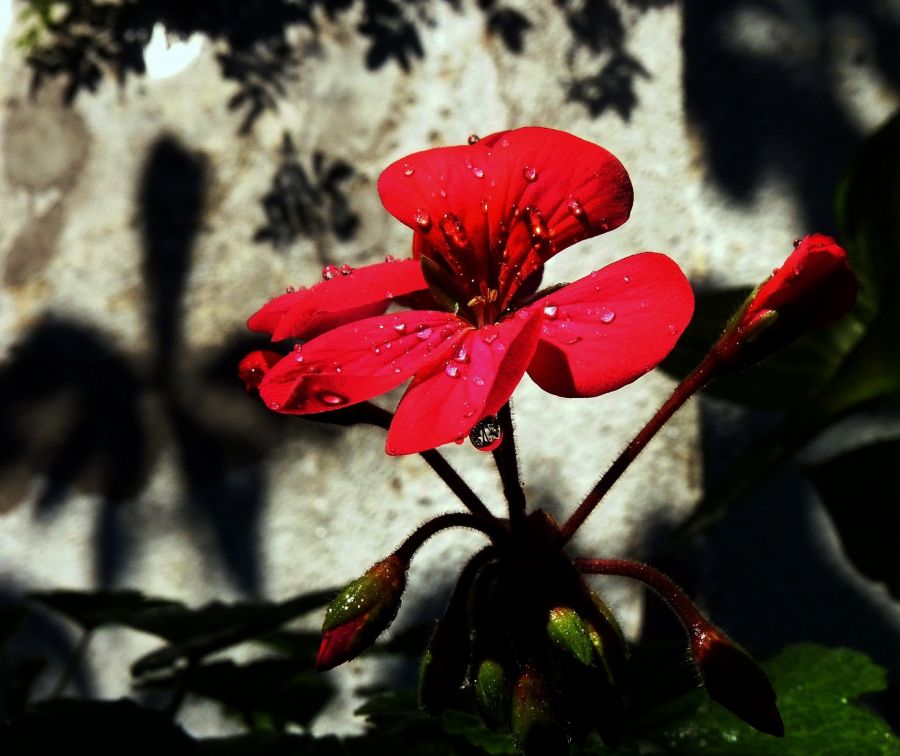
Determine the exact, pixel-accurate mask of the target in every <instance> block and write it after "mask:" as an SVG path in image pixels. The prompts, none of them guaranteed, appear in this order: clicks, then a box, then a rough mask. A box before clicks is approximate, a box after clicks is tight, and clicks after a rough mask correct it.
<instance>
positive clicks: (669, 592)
mask: <svg viewBox="0 0 900 756" xmlns="http://www.w3.org/2000/svg"><path fill="white" fill-rule="evenodd" d="M575 567H576V568H577V569H578V571H579V572H582V573H584V574H586V575H618V576H620V577H627V578H632V579H633V580H639V581H640V582H642V583H643V584H644V585H646V586H648V587H650V588H652V589H653V590H654V591H655V592H656V593H657V594H658V595H659V597H660V598H662V600H663V601H665V602H666V603H667V604H668V605H669V607H670V608H671V609H672V611H673V612H675V614H676V615H677V616H678V619H680V620H681V624H683V625H684V629H685V630H686V631H687V632H688V633H689V634H691V635H693V634H695V632H696V630H697V629H699V628H705V627H708V626H709V621H708V620H707V619H706V617H704V616H703V615H702V614H701V613H700V610H699V609H698V608H697V607H696V606H694V602H693V601H691V600H690V599H689V598H688V597H687V594H686V593H685V592H684V591H683V590H681V588H679V587H678V586H677V585H676V584H675V582H674V581H673V580H672V579H671V578H669V577H668V576H666V575H664V574H663V573H661V572H660V571H659V570H657V569H655V568H653V567H651V566H650V565H649V564H643V563H641V562H632V561H631V560H630V559H576V560H575Z"/></svg>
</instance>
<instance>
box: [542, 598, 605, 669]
mask: <svg viewBox="0 0 900 756" xmlns="http://www.w3.org/2000/svg"><path fill="white" fill-rule="evenodd" d="M547 636H548V637H549V638H550V640H551V641H553V644H554V645H555V646H556V647H557V648H560V649H562V650H563V651H565V652H567V653H569V654H571V655H572V656H574V657H575V658H576V659H578V661H580V662H581V663H582V664H586V665H594V664H595V663H596V658H595V656H594V643H593V641H592V638H591V634H590V631H589V629H588V627H587V626H586V625H585V622H584V620H582V619H581V617H580V616H579V615H578V612H576V611H575V610H574V609H571V608H570V607H568V606H558V607H555V608H553V609H551V610H550V613H549V616H548V618H547ZM597 640H598V642H599V636H598V638H597Z"/></svg>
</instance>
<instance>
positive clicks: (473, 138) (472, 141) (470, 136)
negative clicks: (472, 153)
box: [466, 134, 481, 144]
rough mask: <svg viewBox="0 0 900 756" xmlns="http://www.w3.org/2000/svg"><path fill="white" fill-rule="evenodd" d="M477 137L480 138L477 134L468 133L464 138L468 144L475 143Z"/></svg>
mask: <svg viewBox="0 0 900 756" xmlns="http://www.w3.org/2000/svg"><path fill="white" fill-rule="evenodd" d="M479 139H481V137H480V136H478V134H469V138H468V139H467V140H466V141H467V142H468V143H469V144H475V143H476V142H477V141H478V140H479Z"/></svg>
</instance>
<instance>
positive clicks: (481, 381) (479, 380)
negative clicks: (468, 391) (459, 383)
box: [472, 375, 484, 386]
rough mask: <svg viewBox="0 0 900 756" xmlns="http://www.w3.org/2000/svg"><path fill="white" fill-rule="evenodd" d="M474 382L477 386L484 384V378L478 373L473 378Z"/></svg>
mask: <svg viewBox="0 0 900 756" xmlns="http://www.w3.org/2000/svg"><path fill="white" fill-rule="evenodd" d="M472 383H474V384H475V385H476V386H484V378H482V377H481V376H480V375H476V376H475V377H474V378H473V379H472Z"/></svg>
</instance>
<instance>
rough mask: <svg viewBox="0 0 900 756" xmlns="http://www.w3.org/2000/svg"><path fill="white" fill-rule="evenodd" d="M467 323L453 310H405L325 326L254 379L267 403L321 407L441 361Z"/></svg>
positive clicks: (364, 395) (374, 391) (299, 411)
mask: <svg viewBox="0 0 900 756" xmlns="http://www.w3.org/2000/svg"><path fill="white" fill-rule="evenodd" d="M468 327H469V326H468V325H467V324H466V323H464V322H463V321H461V320H459V318H457V317H456V316H454V315H451V314H450V313H446V312H436V311H431V310H410V311H405V312H397V313H391V314H389V315H378V316H376V317H373V318H368V319H366V320H360V321H357V322H355V323H348V324H347V325H344V326H341V327H340V328H335V329H334V330H331V331H327V332H326V333H323V334H322V335H321V336H318V337H317V338H315V339H312V340H311V341H309V342H307V343H306V344H304V345H303V346H302V347H301V346H299V345H298V346H296V347H294V351H293V352H291V354H289V355H288V356H287V357H284V358H283V359H282V360H281V361H280V362H278V364H276V365H275V366H274V367H272V368H271V369H270V370H269V372H268V373H267V374H266V376H265V378H263V380H262V382H261V383H260V385H259V393H260V396H261V397H262V399H263V401H264V402H266V404H267V405H268V406H269V408H270V409H273V410H276V411H278V412H283V413H286V414H294V415H305V414H309V413H312V412H325V411H328V410H333V409H337V408H339V407H344V406H347V405H349V404H355V403H357V402H362V401H365V400H366V399H371V398H372V397H374V396H378V395H379V394H383V393H385V392H386V391H390V390H391V389H392V388H394V387H395V386H399V385H400V384H401V383H403V381H405V380H406V379H407V378H409V377H410V376H411V375H413V374H414V373H415V372H416V371H417V370H419V369H421V368H422V367H425V366H428V365H430V364H431V363H432V362H434V361H438V362H441V364H443V363H442V360H443V359H444V358H445V357H446V356H447V355H448V354H449V352H450V349H451V346H452V343H453V338H454V337H455V336H456V335H457V334H458V333H459V332H460V331H461V330H462V329H464V328H468Z"/></svg>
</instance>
